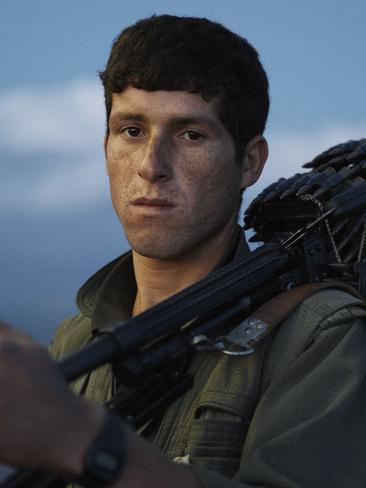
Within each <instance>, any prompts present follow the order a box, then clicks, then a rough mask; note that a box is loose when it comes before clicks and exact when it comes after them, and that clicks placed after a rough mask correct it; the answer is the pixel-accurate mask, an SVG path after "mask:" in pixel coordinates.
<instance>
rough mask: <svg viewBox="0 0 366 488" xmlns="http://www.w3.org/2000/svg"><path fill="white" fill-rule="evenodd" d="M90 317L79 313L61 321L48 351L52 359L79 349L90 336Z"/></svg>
mask: <svg viewBox="0 0 366 488" xmlns="http://www.w3.org/2000/svg"><path fill="white" fill-rule="evenodd" d="M91 335H92V334H91V319H90V318H89V317H87V316H86V315H84V314H82V313H79V314H77V315H74V316H73V317H69V318H67V319H65V320H63V321H62V322H61V324H60V325H59V326H58V328H57V329H56V333H55V335H54V338H53V340H52V342H51V344H50V348H49V349H50V353H51V355H52V356H53V357H54V359H60V358H61V357H63V356H65V355H66V354H69V353H71V352H72V351H75V350H77V349H79V348H80V347H81V346H82V345H84V344H85V343H87V342H88V341H89V340H90V338H91Z"/></svg>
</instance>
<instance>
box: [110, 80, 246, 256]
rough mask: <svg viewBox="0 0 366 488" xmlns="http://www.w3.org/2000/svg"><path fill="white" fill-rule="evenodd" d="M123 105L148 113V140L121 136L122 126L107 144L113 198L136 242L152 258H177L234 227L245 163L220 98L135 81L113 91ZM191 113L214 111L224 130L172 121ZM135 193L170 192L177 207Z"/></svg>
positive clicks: (117, 105) (116, 105)
mask: <svg viewBox="0 0 366 488" xmlns="http://www.w3.org/2000/svg"><path fill="white" fill-rule="evenodd" d="M113 109H114V112H113ZM122 109H123V110H124V111H126V110H127V111H129V112H131V111H132V112H136V111H137V112H138V113H142V114H143V115H144V117H145V119H144V123H143V124H141V127H142V130H143V133H144V136H143V137H141V140H137V141H130V140H125V139H124V138H122V139H121V136H120V132H118V131H115V132H113V131H111V134H110V137H109V140H108V143H107V166H108V173H109V178H110V188H111V195H112V202H113V205H114V208H115V211H116V213H117V215H118V217H119V219H120V221H121V223H122V225H123V227H124V230H125V233H126V237H127V239H128V241H129V243H130V245H131V247H132V249H134V251H135V252H137V253H138V254H140V255H142V256H146V257H152V258H158V259H177V258H179V257H182V256H185V255H187V253H192V252H194V250H195V249H197V248H198V247H200V246H202V245H204V243H205V242H207V241H208V240H210V239H214V238H215V236H217V235H219V234H220V233H222V232H227V230H228V228H230V227H232V226H234V224H235V217H236V213H237V210H238V203H239V200H240V179H241V173H242V170H241V168H240V166H238V164H237V162H236V161H235V150H234V144H233V142H232V139H231V137H230V136H229V134H228V133H227V132H226V130H225V129H224V128H223V127H222V126H221V123H220V122H219V120H218V117H217V115H216V111H215V107H214V105H213V104H212V103H209V102H205V101H203V100H202V99H201V98H200V97H199V96H198V95H194V94H190V93H186V92H163V91H161V92H145V91H143V90H138V89H135V88H132V87H129V88H128V89H127V90H126V91H125V92H122V93H120V94H116V95H114V99H113V105H112V114H113V113H116V112H117V111H118V110H122ZM187 114H188V115H189V116H190V117H191V118H192V114H193V115H196V116H197V118H199V117H201V116H206V117H210V118H211V119H212V120H213V121H215V123H216V124H217V127H218V130H217V131H213V130H211V128H210V127H205V126H204V124H203V125H202V124H193V125H192V123H190V124H188V125H187V127H184V126H182V127H180V126H179V128H178V129H177V128H175V126H173V125H171V124H170V122H171V120H172V119H173V118H176V117H177V116H179V117H184V116H186V115H187ZM127 122H128V121H127ZM128 124H129V125H130V126H131V125H132V126H134V125H137V124H133V123H132V122H131V123H130V122H128V123H127V125H126V124H125V125H126V126H128ZM123 127H124V126H123V125H122V129H123ZM139 127H140V126H139ZM185 130H191V131H192V132H193V131H196V130H197V131H201V132H203V133H204V134H205V137H204V138H202V140H200V141H198V142H197V143H196V142H193V143H192V141H187V140H186V139H185V135H186V133H185V132H184V131H185ZM119 131H120V129H119ZM154 145H155V146H154ZM149 151H151V154H150V153H149ZM154 172H155V173H159V174H160V176H162V177H156V174H155V173H154ZM136 198H155V199H163V200H166V201H168V202H170V203H171V204H172V207H171V208H169V209H166V211H165V210H164V209H162V211H161V212H160V213H159V212H154V210H153V209H152V210H153V211H149V208H147V207H146V208H144V207H143V206H138V205H134V204H133V202H134V201H135V199H136ZM150 210H151V209H150Z"/></svg>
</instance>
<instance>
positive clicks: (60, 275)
mask: <svg viewBox="0 0 366 488" xmlns="http://www.w3.org/2000/svg"><path fill="white" fill-rule="evenodd" d="M153 13H156V14H161V13H169V14H178V15H194V16H205V17H208V18H210V19H213V20H216V21H219V22H221V23H223V24H224V25H226V26H227V27H228V28H230V29H232V30H234V31H235V32H237V33H239V34H241V35H242V36H244V37H246V38H247V39H248V40H249V41H250V42H251V43H252V44H253V45H254V46H255V47H256V48H257V50H258V51H259V53H260V55H261V60H262V62H263V64H264V66H265V68H266V70H267V72H268V76H269V80H270V84H271V100H272V106H271V113H270V117H269V121H268V127H267V130H266V136H267V138H268V140H269V143H270V148H271V152H270V157H269V161H268V164H267V168H266V171H265V173H264V175H263V177H262V179H261V181H260V183H258V184H256V185H255V186H254V187H253V188H252V189H251V190H250V191H248V192H247V194H246V197H245V201H246V204H247V203H248V202H249V201H250V200H251V199H252V198H253V197H254V196H255V194H256V193H258V192H259V191H260V190H261V189H262V188H263V187H264V186H265V185H267V184H269V183H270V182H272V181H274V180H277V179H278V178H279V177H280V176H290V175H292V174H293V173H295V172H296V171H297V170H298V169H299V168H300V166H301V164H302V163H304V162H306V161H308V160H310V159H312V158H313V157H314V156H315V155H316V154H317V153H319V152H321V151H323V150H325V149H327V148H328V147H329V146H331V145H334V144H337V143H340V142H344V141H346V140H348V139H358V138H361V137H362V136H365V134H366V110H365V109H366V88H365V87H366V62H365V60H366V30H365V18H366V2H365V1H364V0H352V1H351V2H349V1H346V0H339V1H337V0H324V1H322V0H317V1H316V0H307V1H306V2H305V1H302V2H300V1H297V2H296V1H293V0H279V1H276V2H275V1H273V0H272V1H270V0H262V1H257V2H249V1H245V0H242V1H240V0H237V1H235V0H226V1H224V2H222V1H216V0H210V1H208V0H206V1H203V0H185V1H184V2H173V1H163V0H151V1H148V0H141V1H138V0H135V1H133V2H127V1H123V0H120V1H117V0H108V1H104V2H102V1H100V0H99V1H93V0H78V1H75V0H63V1H62V2H56V1H50V0H32V1H26V0H23V1H21V0H19V1H17V2H14V1H12V0H2V1H1V3H0V59H1V76H0V317H1V318H2V319H3V320H6V321H8V322H10V323H12V324H14V325H16V326H18V327H19V328H21V329H23V330H25V331H27V332H28V333H29V334H31V335H33V336H34V337H36V338H37V339H39V340H41V341H43V342H47V341H48V340H49V339H50V337H51V336H52V333H53V331H54V329H55V327H56V325H57V324H58V323H59V322H60V320H61V319H62V318H64V317H66V316H68V315H70V314H73V313H75V312H76V306H75V300H74V297H75V293H76V291H77V289H78V288H79V286H80V285H81V284H82V283H83V281H85V279H87V278H88V277H89V276H90V275H91V274H92V273H93V272H94V271H96V270H97V269H98V267H100V266H102V265H103V264H105V263H106V262H107V261H109V260H111V259H113V258H114V257H116V256H117V255H119V254H121V253H122V252H123V251H125V250H126V249H127V244H126V241H125V238H124V237H123V234H122V232H121V228H120V225H119V223H118V221H117V219H116V218H115V216H114V213H113V210H112V207H111V205H110V202H109V192H108V182H107V178H106V176H105V172H104V157H103V152H102V141H103V132H104V107H103V96H102V90H101V86H100V83H99V81H98V77H97V72H98V70H100V69H103V68H104V65H105V62H106V59H107V56H108V53H109V49H110V46H111V42H112V39H113V38H114V37H115V36H116V35H117V34H118V33H119V31H120V30H121V29H122V28H123V27H126V26H127V25H129V24H131V23H133V22H135V21H136V20H137V19H139V18H142V17H146V16H149V15H151V14H153Z"/></svg>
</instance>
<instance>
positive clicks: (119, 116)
mask: <svg viewBox="0 0 366 488" xmlns="http://www.w3.org/2000/svg"><path fill="white" fill-rule="evenodd" d="M123 120H126V121H127V120H129V121H135V122H145V123H146V122H148V119H147V118H146V117H145V115H144V114H142V113H137V112H116V113H114V114H113V115H112V116H111V117H110V119H109V124H110V125H113V124H115V123H118V122H121V121H123ZM189 124H202V125H207V126H209V127H210V128H211V129H213V130H216V131H217V130H219V129H220V125H221V124H220V122H219V121H218V122H215V121H214V120H213V119H212V118H211V117H206V116H204V115H194V114H192V115H184V116H182V117H180V116H176V117H172V118H171V119H170V120H169V125H171V126H181V125H189Z"/></svg>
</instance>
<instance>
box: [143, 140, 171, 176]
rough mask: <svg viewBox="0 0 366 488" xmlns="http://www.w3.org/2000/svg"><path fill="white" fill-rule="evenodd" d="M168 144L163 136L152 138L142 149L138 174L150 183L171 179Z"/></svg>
mask: <svg viewBox="0 0 366 488" xmlns="http://www.w3.org/2000/svg"><path fill="white" fill-rule="evenodd" d="M168 153H169V148H168V143H167V141H166V140H165V138H164V137H163V136H155V137H152V138H151V139H150V140H149V142H148V144H147V145H146V146H145V147H144V153H143V155H142V158H141V160H140V163H139V167H138V174H139V176H141V178H143V179H145V180H148V181H150V182H156V181H161V180H168V179H169V178H170V177H171V171H172V169H171V166H170V163H169V154H168Z"/></svg>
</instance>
